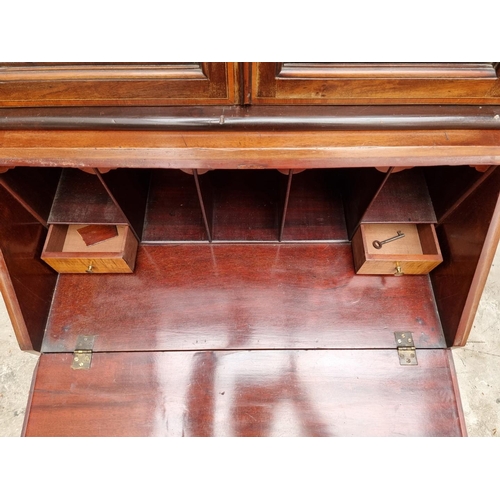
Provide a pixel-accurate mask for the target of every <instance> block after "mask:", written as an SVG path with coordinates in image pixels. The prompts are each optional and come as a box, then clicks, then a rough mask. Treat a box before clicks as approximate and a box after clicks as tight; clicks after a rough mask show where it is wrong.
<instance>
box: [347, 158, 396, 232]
mask: <svg viewBox="0 0 500 500" xmlns="http://www.w3.org/2000/svg"><path fill="white" fill-rule="evenodd" d="M393 171H394V167H389V168H388V170H387V172H384V173H382V172H380V171H379V170H377V169H376V168H363V169H351V170H348V171H346V172H345V173H344V175H343V177H344V181H343V199H344V207H345V218H346V226H347V231H348V232H347V234H348V237H349V239H352V238H353V237H354V234H355V232H356V230H357V229H358V227H359V225H360V224H361V222H362V221H363V218H364V216H365V214H366V213H367V212H368V210H369V209H370V207H371V206H372V205H373V204H374V203H375V200H376V199H377V198H378V195H379V194H380V192H381V191H382V189H383V188H384V186H385V184H386V183H387V181H388V180H389V178H390V176H391V174H392V172H393Z"/></svg>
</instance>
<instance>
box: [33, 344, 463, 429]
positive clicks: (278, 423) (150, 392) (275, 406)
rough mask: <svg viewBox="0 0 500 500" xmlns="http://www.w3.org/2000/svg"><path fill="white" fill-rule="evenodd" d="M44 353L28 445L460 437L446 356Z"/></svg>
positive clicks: (442, 353) (427, 353)
mask: <svg viewBox="0 0 500 500" xmlns="http://www.w3.org/2000/svg"><path fill="white" fill-rule="evenodd" d="M71 361H72V355H71V354H42V356H41V358H40V366H39V369H38V372H37V377H36V382H35V386H34V390H33V396H32V401H31V407H30V410H29V416H28V417H27V424H26V431H25V435H27V436H179V437H180V436H346V437H347V436H460V435H462V433H463V428H462V427H461V418H460V409H459V400H457V398H458V394H457V393H456V389H455V387H454V385H453V377H454V374H453V370H452V368H451V367H450V364H449V357H448V351H446V350H442V349H441V350H434V349H429V350H422V351H420V352H418V363H419V364H418V366H411V367H408V366H405V367H402V366H400V365H399V361H398V356H397V353H396V351H395V350H375V351H367V350H358V351H344V350H340V351H330V350H319V351H303V350H298V351H290V350H284V351H224V352H210V351H205V352H204V351H201V352H153V353H146V352H137V353H103V354H99V353H98V354H94V355H93V358H92V367H91V369H90V370H72V369H71V368H70V366H71Z"/></svg>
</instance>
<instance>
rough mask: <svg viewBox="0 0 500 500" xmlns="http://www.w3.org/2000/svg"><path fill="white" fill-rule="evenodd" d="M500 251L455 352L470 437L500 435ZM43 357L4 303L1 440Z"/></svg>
mask: <svg viewBox="0 0 500 500" xmlns="http://www.w3.org/2000/svg"><path fill="white" fill-rule="evenodd" d="M499 297H500V249H499V250H497V252H496V256H495V260H494V262H493V265H492V268H491V271H490V274H489V277H488V281H487V283H486V287H485V290H484V293H483V297H482V299H481V303H480V305H479V309H478V313H477V315H476V320H475V322H474V326H473V328H472V333H471V336H470V338H469V342H468V344H467V346H465V347H463V348H458V349H454V350H453V358H454V361H455V368H456V371H457V375H458V382H459V387H460V393H461V397H462V406H463V409H464V413H465V420H466V425H467V431H468V434H469V436H488V437H491V436H500V335H499V331H500V308H499V301H500V299H499ZM37 360H38V356H37V355H35V354H30V353H26V352H22V351H20V350H19V347H18V345H17V342H16V338H15V335H14V331H13V330H12V325H11V323H10V320H9V317H8V315H7V311H6V309H5V305H4V302H3V300H1V299H0V437H6V436H19V435H20V434H21V431H22V426H23V421H24V415H25V410H26V403H27V399H28V394H29V390H30V385H31V379H32V374H33V370H34V368H35V365H36V363H37Z"/></svg>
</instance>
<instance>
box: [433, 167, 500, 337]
mask: <svg viewBox="0 0 500 500" xmlns="http://www.w3.org/2000/svg"><path fill="white" fill-rule="evenodd" d="M499 193H500V171H498V170H496V171H495V172H494V173H493V174H492V175H491V176H490V177H489V179H488V181H487V182H484V183H482V184H481V185H480V186H479V187H478V188H477V189H476V190H475V191H474V192H473V193H472V194H471V195H470V196H469V197H468V198H467V199H466V200H465V201H463V203H461V204H460V205H459V206H458V207H457V209H456V210H455V211H454V212H453V213H452V214H451V215H450V216H449V217H448V218H447V219H446V221H444V222H443V223H442V224H440V225H439V226H438V227H437V231H436V232H437V235H438V239H439V243H440V246H441V252H442V254H443V259H444V262H443V264H441V265H440V266H438V267H437V268H436V269H435V270H434V271H432V273H431V281H432V284H433V289H434V295H435V298H436V304H437V307H438V310H439V315H440V317H441V322H442V325H443V330H444V333H445V336H446V339H447V342H448V345H464V344H465V342H466V341H467V338H468V335H469V332H470V329H471V328H472V322H473V319H474V316H475V313H476V309H477V306H478V304H479V299H480V296H481V293H482V290H483V288H484V284H485V282H486V277H487V274H488V271H489V269H490V266H491V262H492V260H493V256H494V253H495V249H496V247H497V245H498V240H499V238H500V229H499V228H500V204H499V203H498V199H499Z"/></svg>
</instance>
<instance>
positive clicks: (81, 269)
mask: <svg viewBox="0 0 500 500" xmlns="http://www.w3.org/2000/svg"><path fill="white" fill-rule="evenodd" d="M137 247H138V242H137V239H136V238H135V236H134V234H133V233H132V231H131V230H130V228H129V227H128V226H126V225H118V226H114V225H108V226H106V225H95V224H94V225H85V224H84V225H81V224H54V225H51V226H50V227H49V232H48V234H47V239H46V241H45V245H44V248H43V251H42V255H41V258H42V260H44V261H45V262H46V263H47V264H48V265H49V266H51V267H52V268H53V269H55V270H56V271H57V272H59V273H87V274H94V273H95V274H98V273H132V272H133V271H134V267H135V259H136V255H137Z"/></svg>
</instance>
